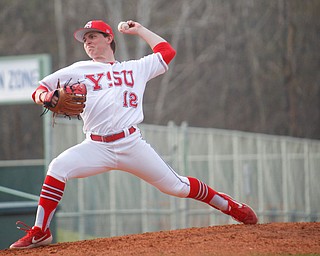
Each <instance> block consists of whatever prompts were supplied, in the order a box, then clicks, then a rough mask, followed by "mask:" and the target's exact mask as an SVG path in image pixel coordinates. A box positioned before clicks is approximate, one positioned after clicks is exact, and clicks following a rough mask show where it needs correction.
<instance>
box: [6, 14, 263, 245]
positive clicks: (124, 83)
mask: <svg viewBox="0 0 320 256" xmlns="http://www.w3.org/2000/svg"><path fill="white" fill-rule="evenodd" d="M118 30H119V32H121V33H124V34H127V35H133V36H138V37H139V38H141V39H142V40H144V41H145V42H146V43H147V44H148V45H149V46H150V48H151V49H152V51H153V52H152V53H151V54H149V55H147V56H144V57H142V58H141V59H138V60H129V61H123V62H119V61H117V60H116V59H115V55H114V54H115V50H116V44H115V40H114V32H113V30H112V28H111V27H110V26H109V25H108V24H107V23H105V22H104V21H101V20H92V21H89V22H88V23H87V24H86V25H85V26H84V27H83V28H80V29H78V30H76V31H75V32H74V37H75V39H76V40H77V41H79V42H81V43H82V44H83V47H84V50H85V52H86V53H87V55H88V56H89V58H90V60H84V61H79V62H76V63H74V64H72V65H70V66H67V67H65V68H62V69H60V70H58V71H56V72H54V73H52V74H50V75H48V76H47V77H45V78H43V79H42V80H41V81H40V82H39V86H38V87H37V89H36V90H35V92H34V93H33V95H32V98H33V100H34V102H35V103H36V104H39V105H41V106H44V107H45V108H46V109H48V110H49V111H52V112H54V113H55V114H62V115H66V116H70V117H71V116H80V117H81V119H82V120H83V132H84V133H85V135H86V138H85V140H84V141H83V142H82V143H80V144H78V145H76V146H73V147H71V148H69V149H67V150H66V151H64V152H63V153H61V154H60V155H59V156H58V157H56V158H55V159H53V160H52V162H51V163H50V165H49V167H48V171H47V175H46V177H45V180H44V184H43V186H42V190H41V193H40V200H39V203H38V209H37V214H36V219H35V223H34V225H33V227H29V226H27V225H26V224H24V223H23V222H20V221H19V222H17V225H18V226H19V228H20V229H22V230H24V231H25V232H26V235H25V236H24V237H22V238H21V239H19V240H18V241H16V242H15V243H13V244H12V245H11V246H10V248H16V249H22V248H32V247H37V246H43V245H48V244H50V243H51V241H52V235H51V232H50V228H49V226H50V221H51V219H52V217H53V215H54V213H55V210H56V208H57V206H58V204H59V202H60V200H61V198H62V196H63V193H64V189H65V185H66V183H67V181H68V180H69V179H75V178H84V177H89V176H92V175H97V174H101V173H105V172H108V171H110V170H122V171H125V172H129V173H131V174H133V175H135V176H137V177H139V178H140V179H143V180H144V181H146V182H148V183H149V184H151V185H153V186H155V187H156V188H158V189H159V190H160V191H161V192H163V193H166V194H168V195H171V196H176V197H180V198H192V199H195V200H199V201H201V202H204V203H206V204H209V205H210V206H212V207H214V208H215V209H217V210H219V211H221V212H222V213H224V214H227V215H230V216H231V217H233V218H234V219H235V220H237V221H238V222H241V223H244V224H256V223H257V222H258V219H257V216H256V214H255V212H254V211H253V210H252V209H251V208H250V207H249V206H248V205H246V204H244V203H238V202H237V201H235V200H234V199H232V198H231V197H230V196H228V195H226V194H224V193H220V192H217V191H215V190H214V189H212V188H211V187H209V186H208V185H207V184H206V183H204V182H203V181H200V180H198V179H197V178H195V177H184V176H181V175H179V174H178V173H177V172H176V171H175V170H173V169H172V168H171V167H170V166H169V165H168V164H167V163H165V162H164V161H163V159H162V158H161V157H160V156H159V155H158V154H157V153H156V152H155V150H154V149H153V148H152V146H150V145H149V144H148V143H147V142H146V141H145V140H144V139H143V138H142V136H141V134H140V132H139V127H138V125H139V123H141V122H142V121H143V108H142V107H143V104H142V103H143V95H144V91H145V88H146V84H147V82H148V81H149V80H151V79H152V78H154V77H157V76H159V75H161V74H163V73H165V72H166V71H167V70H168V65H169V63H170V61H171V60H172V59H173V58H174V56H175V54H176V52H175V50H174V49H173V48H172V46H171V45H170V44H169V43H168V42H167V41H166V40H165V39H163V38H162V37H160V36H159V35H157V34H155V33H154V32H152V31H150V30H149V29H147V28H146V27H144V26H142V25H141V24H139V23H138V22H136V21H132V20H129V21H127V22H121V23H120V24H119V26H118Z"/></svg>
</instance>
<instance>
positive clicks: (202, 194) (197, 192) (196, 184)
mask: <svg viewBox="0 0 320 256" xmlns="http://www.w3.org/2000/svg"><path fill="white" fill-rule="evenodd" d="M188 179H189V182H190V193H189V195H188V197H189V198H193V199H196V200H199V201H201V202H204V203H207V204H209V202H210V201H211V199H212V198H213V197H214V195H216V194H218V192H216V191H215V190H213V189H212V188H210V187H209V186H208V185H207V184H205V183H203V182H202V181H200V180H198V179H196V178H193V177H188Z"/></svg>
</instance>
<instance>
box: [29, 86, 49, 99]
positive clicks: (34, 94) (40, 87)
mask: <svg viewBox="0 0 320 256" xmlns="http://www.w3.org/2000/svg"><path fill="white" fill-rule="evenodd" d="M39 89H41V90H45V91H48V88H47V87H45V86H43V85H39V86H38V88H37V89H36V90H35V91H34V92H33V93H32V99H33V101H34V102H36V99H35V97H36V92H37V90H39Z"/></svg>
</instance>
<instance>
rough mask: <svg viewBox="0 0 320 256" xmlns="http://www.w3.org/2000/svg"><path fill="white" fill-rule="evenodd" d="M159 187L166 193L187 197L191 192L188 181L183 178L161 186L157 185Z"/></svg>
mask: <svg viewBox="0 0 320 256" xmlns="http://www.w3.org/2000/svg"><path fill="white" fill-rule="evenodd" d="M157 188H158V189H159V190H160V191H161V192H162V193H165V194H168V195H171V196H176V197H181V198H185V197H187V196H188V194H189V192H190V185H189V183H188V182H186V181H184V180H183V179H179V180H178V181H177V182H175V183H174V184H172V183H171V184H170V183H166V184H162V185H161V186H157Z"/></svg>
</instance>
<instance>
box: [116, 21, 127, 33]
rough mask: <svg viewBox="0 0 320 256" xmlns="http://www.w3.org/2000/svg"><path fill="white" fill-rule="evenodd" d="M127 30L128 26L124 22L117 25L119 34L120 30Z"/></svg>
mask: <svg viewBox="0 0 320 256" xmlns="http://www.w3.org/2000/svg"><path fill="white" fill-rule="evenodd" d="M127 29H129V25H128V23H127V22H124V21H121V22H120V23H119V24H118V30H119V31H120V32H121V30H127Z"/></svg>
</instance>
